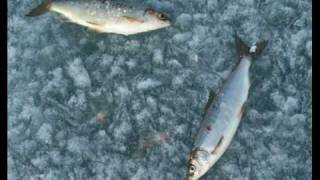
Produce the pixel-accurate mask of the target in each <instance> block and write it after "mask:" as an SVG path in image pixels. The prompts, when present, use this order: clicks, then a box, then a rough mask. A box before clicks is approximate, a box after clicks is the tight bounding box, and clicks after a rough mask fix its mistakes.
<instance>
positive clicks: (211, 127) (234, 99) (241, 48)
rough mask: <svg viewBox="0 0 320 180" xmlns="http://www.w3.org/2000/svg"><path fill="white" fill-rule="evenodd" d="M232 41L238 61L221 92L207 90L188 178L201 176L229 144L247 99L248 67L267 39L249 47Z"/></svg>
mask: <svg viewBox="0 0 320 180" xmlns="http://www.w3.org/2000/svg"><path fill="white" fill-rule="evenodd" d="M235 44H236V47H237V50H238V54H239V59H240V61H239V63H238V65H237V67H236V68H235V69H234V71H233V72H232V73H231V75H230V76H229V77H228V79H227V80H226V82H225V84H224V86H223V88H222V90H221V91H220V93H219V94H218V95H217V96H215V95H214V93H213V92H211V93H210V96H209V101H208V103H207V105H206V108H205V114H204V117H203V121H202V123H201V127H200V130H199V132H198V134H197V136H196V138H195V141H194V145H193V146H194V147H193V148H192V151H191V155H190V159H189V165H188V180H197V179H199V178H200V177H202V176H203V175H204V174H205V173H206V172H207V171H208V170H209V169H210V168H211V167H212V166H213V165H214V164H215V163H216V162H217V160H218V159H219V158H220V157H221V156H222V154H223V153H224V152H225V150H226V149H227V147H228V146H229V144H230V142H231V140H232V138H233V136H234V134H235V132H236V130H237V128H238V126H239V123H240V120H241V117H242V114H243V111H244V106H245V102H246V101H247V98H248V93H249V87H250V81H249V69H250V66H251V64H252V62H253V61H254V60H255V59H256V58H257V57H258V56H259V55H260V54H261V52H262V50H263V49H264V48H265V46H266V45H267V41H261V42H259V43H257V44H256V45H255V46H252V47H251V48H249V47H248V46H247V45H246V44H245V43H244V42H243V41H242V40H241V39H240V38H239V37H238V36H237V35H235Z"/></svg>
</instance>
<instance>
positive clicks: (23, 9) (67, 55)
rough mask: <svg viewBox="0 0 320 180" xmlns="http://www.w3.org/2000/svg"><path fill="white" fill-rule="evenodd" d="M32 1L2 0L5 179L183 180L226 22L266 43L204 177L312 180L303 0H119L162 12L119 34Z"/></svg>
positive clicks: (226, 54)
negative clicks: (152, 22) (158, 26)
mask: <svg viewBox="0 0 320 180" xmlns="http://www.w3.org/2000/svg"><path fill="white" fill-rule="evenodd" d="M40 1H41V0H36V1H31V0H26V1H8V7H9V9H8V34H9V37H8V83H9V84H8V117H9V121H8V122H9V129H8V136H9V139H8V143H9V145H8V178H9V179H13V180H15V179H19V180H20V179H31V180H32V179H34V180H36V179H49V180H59V179H70V180H73V179H88V180H127V179H131V180H164V179H166V180H180V179H181V180H183V179H186V171H187V160H188V156H189V153H190V151H191V147H192V142H193V139H192V137H193V136H194V134H195V133H196V132H197V130H198V128H199V124H200V121H201V117H202V114H203V109H204V106H205V104H206V102H207V99H208V94H209V91H210V90H213V91H218V90H219V88H220V87H221V85H222V84H223V82H224V80H225V79H226V78H227V77H228V75H229V74H230V72H231V71H232V69H233V68H234V67H235V65H236V64H237V57H236V50H235V46H234V42H233V40H234V39H233V33H234V31H237V32H238V34H239V35H240V36H241V37H242V38H243V40H244V41H245V42H247V43H248V45H252V44H254V43H255V42H257V41H259V40H260V39H267V40H268V41H269V44H268V46H267V49H266V50H265V51H264V52H263V55H262V57H261V58H260V59H259V60H257V61H256V62H255V63H254V64H253V66H252V68H251V82H252V85H251V89H250V95H249V100H248V103H247V105H246V111H245V113H244V116H243V119H242V121H241V124H240V127H239V129H238V131H237V133H236V135H235V137H234V139H233V141H232V143H231V145H230V146H229V148H228V150H227V151H226V152H225V154H224V155H223V156H222V157H221V159H220V160H219V161H218V162H217V164H216V165H215V166H214V167H213V168H211V170H210V171H209V172H208V173H207V175H205V176H204V177H203V179H233V180H247V179H266V180H272V179H274V180H278V179H297V180H298V179H311V175H310V173H311V158H312V153H311V130H312V124H311V121H312V118H311V113H312V111H311V108H312V100H311V86H312V85H311V79H312V69H311V67H312V62H311V60H312V39H311V38H312V35H311V27H312V25H311V22H312V19H311V1H310V0H303V1H301V0H285V1H271V0H257V1H254V0H245V1H218V0H208V1H205V0H201V1H185V0H161V1H142V0H128V1H130V2H133V3H137V4H139V3H140V4H142V3H145V4H148V5H151V6H154V7H158V8H160V9H161V10H162V11H164V12H166V13H167V14H169V15H170V17H171V19H172V22H173V24H172V26H171V27H170V28H167V29H162V30H159V31H154V32H149V33H145V34H140V35H136V36H129V37H124V36H120V35H107V34H97V33H94V32H91V31H88V30H87V29H86V28H84V27H81V26H78V25H75V24H71V23H67V22H65V21H64V20H63V19H62V18H61V17H59V16H58V15H57V14H54V13H48V14H45V15H43V16H40V17H35V18H29V17H26V16H25V14H26V13H27V12H28V11H29V10H30V9H31V8H34V7H35V6H36V5H37V4H39V3H40ZM161 133H166V134H168V135H169V138H168V139H167V140H165V141H157V142H156V143H154V142H152V141H150V137H151V140H152V138H153V137H158V136H159V135H160V134H161ZM146 143H147V146H146V145H145V144H146ZM148 143H149V144H148ZM143 145H145V147H144V146H143ZM146 147H147V148H146Z"/></svg>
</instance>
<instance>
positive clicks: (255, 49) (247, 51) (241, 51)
mask: <svg viewBox="0 0 320 180" xmlns="http://www.w3.org/2000/svg"><path fill="white" fill-rule="evenodd" d="M234 36H235V44H236V48H237V51H238V55H239V57H240V59H241V58H242V57H245V56H247V57H251V58H250V59H251V60H252V61H254V60H255V59H257V58H258V57H259V56H260V54H261V53H262V51H263V50H264V48H265V47H266V46H267V44H268V41H266V40H261V41H259V42H258V43H256V44H255V45H253V46H251V47H249V46H247V45H246V44H245V43H244V42H243V41H242V40H241V38H240V37H239V36H238V35H237V33H235V35H234Z"/></svg>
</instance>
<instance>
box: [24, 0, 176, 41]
mask: <svg viewBox="0 0 320 180" xmlns="http://www.w3.org/2000/svg"><path fill="white" fill-rule="evenodd" d="M48 11H54V12H57V13H59V14H62V15H63V16H65V17H66V18H67V19H68V20H69V21H71V22H73V23H76V24H79V25H82V26H85V27H88V28H89V29H91V30H94V31H96V32H100V33H115V34H123V35H132V34H137V33H142V32H147V31H152V30H157V29H161V28H165V27H168V26H170V25H171V23H170V20H169V18H168V17H167V16H166V15H164V14H163V13H161V12H158V11H156V10H154V9H151V8H141V7H133V6H128V5H124V4H121V3H118V2H115V1H113V0H44V1H43V2H42V4H40V5H39V6H38V7H36V8H35V9H33V10H31V12H30V13H28V14H27V16H39V15H42V14H44V13H46V12H48Z"/></svg>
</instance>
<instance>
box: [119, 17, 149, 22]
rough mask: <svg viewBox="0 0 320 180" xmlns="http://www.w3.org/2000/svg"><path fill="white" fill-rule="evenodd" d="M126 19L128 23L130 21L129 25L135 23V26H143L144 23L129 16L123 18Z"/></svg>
mask: <svg viewBox="0 0 320 180" xmlns="http://www.w3.org/2000/svg"><path fill="white" fill-rule="evenodd" d="M122 17H123V18H124V19H126V20H127V21H129V23H133V24H142V23H143V22H144V21H143V20H140V19H136V18H133V17H129V16H122Z"/></svg>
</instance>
